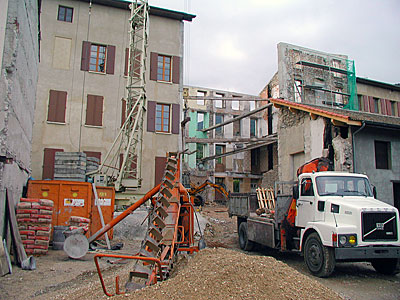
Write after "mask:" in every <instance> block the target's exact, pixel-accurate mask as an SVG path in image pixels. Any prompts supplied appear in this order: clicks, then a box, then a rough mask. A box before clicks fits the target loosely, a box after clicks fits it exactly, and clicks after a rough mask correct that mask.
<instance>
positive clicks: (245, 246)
mask: <svg viewBox="0 0 400 300" xmlns="http://www.w3.org/2000/svg"><path fill="white" fill-rule="evenodd" d="M239 245H240V248H241V249H242V250H246V251H250V250H251V249H253V246H254V243H253V242H252V241H249V239H248V235H247V222H242V223H240V225H239Z"/></svg>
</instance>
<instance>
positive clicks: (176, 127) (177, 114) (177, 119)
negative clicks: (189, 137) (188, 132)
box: [171, 104, 180, 134]
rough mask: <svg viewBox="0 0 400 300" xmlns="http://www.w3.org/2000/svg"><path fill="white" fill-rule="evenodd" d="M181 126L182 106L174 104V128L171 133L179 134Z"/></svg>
mask: <svg viewBox="0 0 400 300" xmlns="http://www.w3.org/2000/svg"><path fill="white" fill-rule="evenodd" d="M179 124H180V105H179V104H172V128H171V133H173V134H179Z"/></svg>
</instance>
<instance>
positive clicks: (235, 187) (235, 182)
mask: <svg viewBox="0 0 400 300" xmlns="http://www.w3.org/2000/svg"><path fill="white" fill-rule="evenodd" d="M241 183H242V179H241V178H233V192H234V193H240V186H241Z"/></svg>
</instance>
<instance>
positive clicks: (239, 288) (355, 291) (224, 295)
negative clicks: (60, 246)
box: [0, 205, 400, 300]
mask: <svg viewBox="0 0 400 300" xmlns="http://www.w3.org/2000/svg"><path fill="white" fill-rule="evenodd" d="M201 214H202V215H203V216H204V217H206V218H207V219H208V221H209V224H208V225H206V229H205V232H204V236H205V239H206V242H207V246H208V248H207V249H206V250H204V251H201V252H200V253H199V254H196V255H193V256H188V255H180V256H179V258H178V261H177V262H176V263H175V265H174V272H173V274H172V276H171V278H170V279H169V280H167V281H164V282H161V283H159V284H157V285H154V286H151V287H147V288H145V289H143V290H140V291H137V292H135V293H133V294H130V295H128V296H118V297H116V299H119V298H121V299H122V298H128V299H129V298H132V299H168V298H170V299H346V300H347V299H355V300H359V299H360V300H361V299H362V300H372V299H387V300H394V299H399V298H400V297H399V295H400V275H397V276H394V277H390V276H383V275H378V274H377V273H375V272H374V271H373V269H372V267H371V266H370V265H369V264H366V263H357V264H339V265H338V266H337V269H336V270H335V272H334V273H333V275H332V277H330V278H327V279H319V278H315V277H313V276H311V275H310V274H309V273H308V271H307V270H306V268H305V266H304V263H303V261H302V257H300V256H299V255H293V254H290V253H289V254H288V253H285V254H279V253H278V252H276V251H270V250H267V249H265V248H259V249H258V250H257V251H255V252H251V253H246V252H243V251H241V250H240V249H239V246H238V238H237V225H236V220H235V218H229V217H228V213H227V208H226V207H223V206H210V205H209V206H206V207H204V208H203V210H202V212H201ZM114 242H117V241H114ZM123 242H124V247H123V248H122V249H121V250H118V251H112V253H113V254H117V253H119V254H135V253H136V252H137V251H138V249H139V247H140V241H129V240H124V241H123ZM99 252H101V251H99ZM94 254H95V253H93V252H89V253H88V254H87V255H86V256H85V257H84V258H83V259H81V260H71V259H69V258H68V257H67V256H66V255H65V254H64V252H63V251H53V250H51V251H50V252H49V254H48V255H46V256H42V257H37V258H36V262H37V270H35V271H22V270H21V269H19V268H18V267H15V266H14V268H13V274H12V275H6V276H4V277H1V278H0V299H29V298H33V299H68V300H70V299H108V297H107V296H105V295H104V293H103V291H102V289H101V285H100V282H99V279H98V275H97V272H96V269H95V265H94V262H93V256H94ZM101 268H102V270H104V276H105V278H106V283H107V286H108V288H109V289H110V291H111V292H112V291H114V289H115V286H114V285H115V283H114V278H115V276H116V275H121V281H120V282H121V284H120V285H121V286H123V284H124V283H125V278H124V277H126V276H127V274H128V273H129V270H130V264H122V265H121V264H110V263H108V262H107V260H102V261H101ZM283 283H285V284H283ZM338 295H340V297H341V298H340V297H339V296H338Z"/></svg>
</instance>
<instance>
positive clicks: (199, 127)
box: [197, 112, 206, 130]
mask: <svg viewBox="0 0 400 300" xmlns="http://www.w3.org/2000/svg"><path fill="white" fill-rule="evenodd" d="M205 115H206V114H205V113H201V112H198V113H197V130H203V129H204V118H205Z"/></svg>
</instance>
